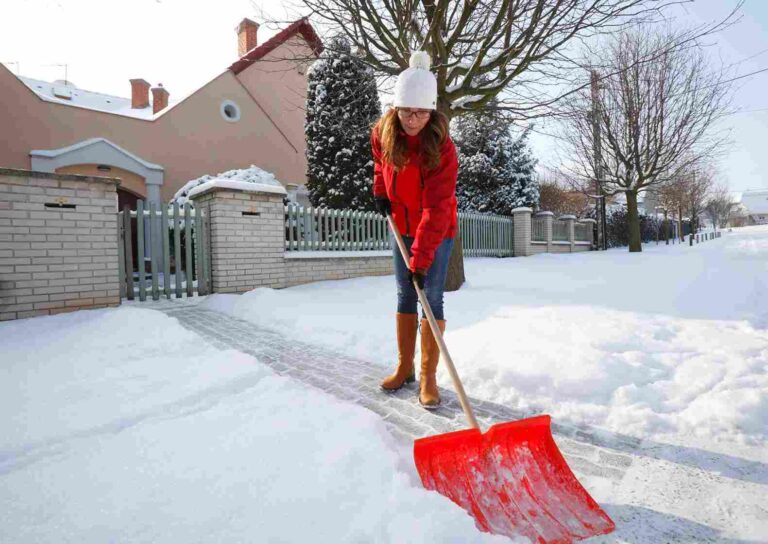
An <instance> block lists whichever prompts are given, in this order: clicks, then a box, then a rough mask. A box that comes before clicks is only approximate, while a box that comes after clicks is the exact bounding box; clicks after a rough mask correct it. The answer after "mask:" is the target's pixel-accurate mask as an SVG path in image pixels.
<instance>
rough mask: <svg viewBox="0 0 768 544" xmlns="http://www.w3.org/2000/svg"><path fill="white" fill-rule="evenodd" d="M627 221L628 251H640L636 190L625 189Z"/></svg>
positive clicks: (641, 248) (641, 247)
mask: <svg viewBox="0 0 768 544" xmlns="http://www.w3.org/2000/svg"><path fill="white" fill-rule="evenodd" d="M626 194H627V222H628V223H629V251H630V252H632V253H635V252H638V251H642V250H643V246H642V244H641V239H640V216H639V214H638V213H637V192H636V191H627V193H626Z"/></svg>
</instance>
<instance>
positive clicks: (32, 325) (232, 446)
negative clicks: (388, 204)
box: [0, 226, 768, 544]
mask: <svg viewBox="0 0 768 544" xmlns="http://www.w3.org/2000/svg"><path fill="white" fill-rule="evenodd" d="M465 269H466V277H467V283H466V284H465V285H464V286H463V287H462V288H461V289H460V290H459V291H457V292H452V293H446V302H445V305H446V306H445V307H446V317H447V320H448V324H447V330H446V343H447V345H448V347H449V349H450V350H451V355H452V357H453V359H454V361H455V363H456V365H457V368H458V372H459V374H460V375H461V377H462V379H463V382H464V386H465V389H466V390H467V392H468V393H469V394H470V395H471V396H473V397H479V398H484V399H488V400H491V401H493V402H496V403H501V404H504V405H506V406H508V407H510V408H516V409H520V410H522V411H524V412H529V413H542V412H545V413H549V414H551V415H552V416H553V418H554V421H555V422H556V423H558V424H561V425H569V424H581V425H588V426H590V427H591V428H593V429H596V430H597V431H601V430H602V431H604V432H605V433H618V434H621V435H622V436H625V435H630V436H634V437H637V438H638V439H639V440H640V442H639V445H638V446H637V450H638V452H637V455H633V456H632V459H633V462H632V464H631V466H630V467H629V468H628V469H627V471H626V473H625V474H624V476H623V477H622V478H621V480H620V481H618V482H612V483H611V482H609V481H607V480H604V479H600V478H597V477H595V478H585V479H583V480H582V481H583V483H584V484H585V485H586V486H587V488H588V489H589V490H590V492H591V493H592V494H593V496H594V497H595V498H596V499H597V500H598V501H599V502H600V503H601V504H604V505H607V506H608V507H609V511H610V512H612V514H614V515H615V514H622V515H623V516H624V519H632V517H633V516H635V515H637V516H640V517H641V518H642V519H645V520H647V524H646V525H642V526H637V525H635V526H632V527H631V528H630V529H627V530H626V531H625V532H624V533H623V534H622V535H623V536H622V537H621V538H618V537H614V536H609V537H607V540H599V541H600V542H604V541H608V542H631V543H633V544H634V543H646V542H658V541H659V540H658V539H651V538H650V537H649V536H648V535H649V534H654V535H657V536H658V535H660V534H662V533H663V534H665V535H667V534H668V535H669V536H668V537H667V538H666V539H665V540H664V541H669V542H679V541H686V542H693V541H696V542H701V541H721V542H725V541H728V542H733V541H745V542H746V541H751V542H761V541H763V542H764V541H765V535H766V534H768V516H767V515H766V512H765V497H766V491H767V490H768V482H766V480H765V476H764V474H765V472H762V473H760V472H758V470H761V469H759V468H756V467H763V466H765V464H766V463H768V372H767V371H768V226H760V227H747V228H742V229H734V230H733V232H725V233H724V234H723V237H722V238H720V239H717V240H713V241H708V242H706V243H702V244H698V245H694V246H692V247H690V246H688V245H687V244H685V245H679V244H678V245H670V246H666V245H663V244H660V245H656V244H646V245H645V246H644V248H643V253H640V254H638V253H634V254H630V253H628V252H627V251H626V249H625V248H624V249H614V250H609V251H607V252H599V253H597V252H590V253H578V254H557V255H555V254H542V255H537V256H533V257H527V258H513V259H493V258H474V259H466V260H465ZM198 303H199V304H201V305H202V307H205V308H208V309H215V310H218V311H221V312H225V313H229V314H232V315H235V316H239V317H241V318H244V319H246V320H249V321H251V322H252V323H253V324H254V326H259V327H263V328H266V329H270V330H273V331H276V332H279V333H280V334H283V335H286V336H287V337H289V338H299V339H301V340H302V341H304V342H309V343H314V344H317V345H319V346H324V347H329V348H332V349H334V350H337V351H340V352H343V353H345V354H347V355H350V356H353V357H356V358H361V359H364V360H368V361H373V362H377V363H379V364H380V365H381V372H382V376H383V375H384V374H385V373H386V372H387V371H388V370H389V368H390V366H391V363H392V361H393V360H394V359H395V356H396V351H395V342H394V323H393V321H394V313H395V311H396V297H395V281H394V278H393V277H392V276H381V277H368V278H356V279H349V280H340V281H328V282H318V283H315V284H307V285H302V286H297V287H292V288H289V289H282V290H273V289H266V288H260V289H255V290H253V291H250V292H248V293H245V294H243V295H225V294H215V295H210V296H208V297H206V298H204V299H201V300H199V301H198ZM0 346H2V353H3V358H2V363H1V364H0V373H2V374H0V410H2V413H3V414H5V415H6V417H5V418H3V420H2V421H0V541H2V542H20V543H22V542H104V541H119V542H188V541H192V542H200V541H204V542H217V541H226V542H239V541H252V542H253V541H255V542H309V541H312V542H486V541H487V542H494V541H495V542H508V541H507V540H504V539H500V538H495V537H491V536H489V535H485V534H481V533H479V532H478V531H477V530H476V529H475V528H474V525H473V522H472V520H471V518H469V517H468V516H467V515H465V514H464V512H463V511H461V510H460V509H458V507H456V506H454V505H453V504H452V503H450V502H449V501H448V500H446V499H444V498H442V497H441V496H439V495H437V494H434V493H428V492H426V491H424V490H423V489H421V487H420V485H419V483H418V481H417V477H416V475H415V470H414V468H413V466H412V459H411V458H410V451H409V448H410V444H403V443H401V442H399V441H398V440H396V439H395V438H394V437H393V436H391V435H390V434H389V432H388V429H387V427H386V426H385V425H384V423H383V422H382V421H381V420H380V419H379V418H378V417H377V416H375V415H374V414H373V413H372V412H369V411H367V410H365V409H363V408H361V407H358V406H355V405H351V404H345V403H342V402H340V401H338V400H336V399H334V398H332V397H330V396H328V395H326V394H324V393H322V392H321V391H319V390H316V389H311V388H308V387H305V386H304V385H302V384H300V383H298V382H295V381H293V380H291V379H287V378H283V377H280V376H277V375H275V374H273V373H272V372H271V371H270V370H269V369H267V368H266V367H265V366H264V365H262V364H261V363H259V361H258V360H257V359H256V358H254V357H253V356H251V355H247V354H244V353H241V352H238V351H234V350H227V349H220V348H217V347H214V346H212V345H210V344H208V343H206V342H204V341H203V340H201V338H200V337H198V336H197V335H196V334H194V333H192V332H189V331H187V330H186V329H184V328H182V327H181V326H180V325H179V323H178V322H177V321H176V320H175V319H173V318H171V317H168V316H166V315H165V314H162V313H160V312H155V311H153V310H150V309H147V306H144V307H142V306H141V305H138V304H137V305H132V306H124V307H121V308H116V309H105V310H92V311H81V312H76V313H73V314H66V315H58V316H50V317H41V318H34V319H27V320H20V321H15V322H5V323H0ZM438 380H439V382H440V385H441V386H443V387H446V388H450V387H451V384H450V379H449V377H448V375H447V372H446V371H445V368H444V367H443V365H441V366H440V370H439V373H438ZM676 446H678V447H676ZM628 453H631V452H628ZM746 467H753V468H751V469H750V470H751V471H752V472H749V471H748V470H747V468H746ZM762 470H764V469H762ZM692 481H696V482H698V483H697V484H696V485H691V484H690V482H692ZM681 524H682V526H683V527H684V528H685V529H687V530H689V531H690V533H691V534H694V535H696V536H697V538H693V539H691V538H688V539H685V538H684V539H683V540H680V539H679V538H676V536H675V535H676V533H674V532H673V530H676V529H679V528H680V526H681ZM630 525H631V524H630ZM667 529H668V530H669V532H665V530H667ZM621 530H622V528H621V527H620V528H619V532H621ZM633 531H634V532H633ZM651 531H656V532H653V533H651Z"/></svg>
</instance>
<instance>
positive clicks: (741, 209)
mask: <svg viewBox="0 0 768 544" xmlns="http://www.w3.org/2000/svg"><path fill="white" fill-rule="evenodd" d="M734 216H735V218H736V220H737V221H736V222H738V220H739V219H741V222H742V224H744V225H768V190H762V191H745V192H743V193H742V194H741V201H740V202H739V203H738V205H737V207H736V210H735V212H734Z"/></svg>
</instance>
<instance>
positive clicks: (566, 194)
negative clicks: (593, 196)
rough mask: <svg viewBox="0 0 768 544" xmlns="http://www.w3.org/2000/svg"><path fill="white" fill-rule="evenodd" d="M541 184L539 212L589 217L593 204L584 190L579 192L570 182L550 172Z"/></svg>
mask: <svg viewBox="0 0 768 544" xmlns="http://www.w3.org/2000/svg"><path fill="white" fill-rule="evenodd" d="M540 179H541V181H540V182H539V210H541V211H548V212H552V213H554V214H555V216H559V215H575V216H576V217H588V216H589V214H590V210H591V209H592V207H593V202H591V201H590V199H589V198H588V197H587V195H586V194H585V192H584V191H583V190H577V189H575V188H574V187H573V185H572V183H571V182H570V181H569V180H566V179H564V178H563V177H562V176H559V175H555V174H554V173H552V172H550V173H547V174H544V175H543V176H542V177H541V178H540Z"/></svg>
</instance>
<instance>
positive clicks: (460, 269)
mask: <svg viewBox="0 0 768 544" xmlns="http://www.w3.org/2000/svg"><path fill="white" fill-rule="evenodd" d="M465 279H466V278H465V277H464V251H463V250H462V248H461V233H458V234H456V238H455V239H454V241H453V250H452V251H451V257H450V259H449V260H448V275H447V276H446V278H445V290H446V291H458V290H459V289H460V288H461V284H463V283H464V281H465Z"/></svg>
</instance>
